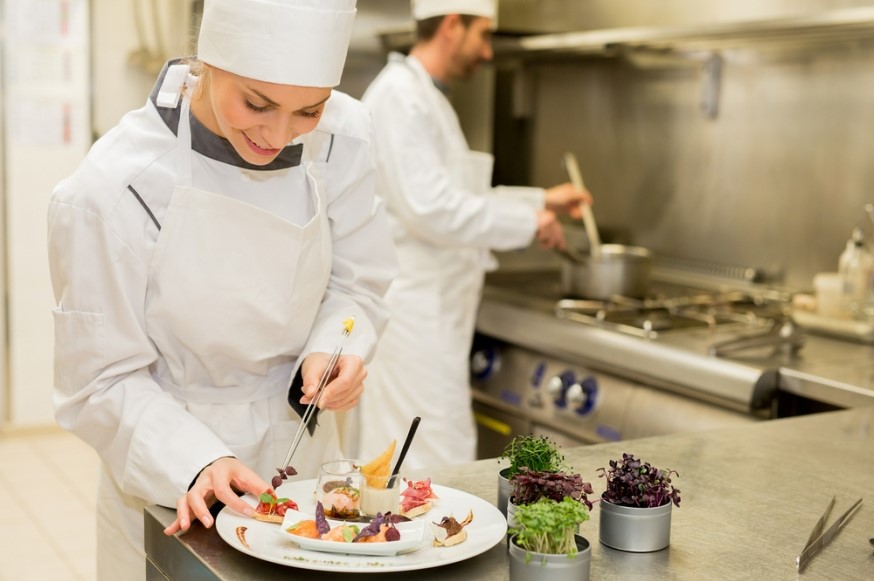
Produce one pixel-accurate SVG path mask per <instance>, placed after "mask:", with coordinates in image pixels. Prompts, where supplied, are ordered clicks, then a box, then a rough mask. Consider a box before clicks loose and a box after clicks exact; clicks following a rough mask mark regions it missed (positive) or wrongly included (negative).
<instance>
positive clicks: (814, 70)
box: [497, 42, 874, 288]
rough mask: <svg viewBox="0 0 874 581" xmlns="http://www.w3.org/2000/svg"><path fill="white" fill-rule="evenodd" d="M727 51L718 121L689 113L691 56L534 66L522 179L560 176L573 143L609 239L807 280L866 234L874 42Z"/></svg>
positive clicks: (697, 77)
mask: <svg viewBox="0 0 874 581" xmlns="http://www.w3.org/2000/svg"><path fill="white" fill-rule="evenodd" d="M723 57H724V59H725V63H724V66H723V77H722V83H721V87H722V88H721V94H720V105H719V113H718V115H717V117H716V118H715V119H711V118H707V117H706V116H705V115H703V114H702V113H701V112H700V110H699V106H698V99H699V92H700V86H701V83H702V75H701V73H700V70H699V66H695V65H694V64H689V63H686V64H684V63H676V62H674V59H670V61H671V62H666V63H661V62H660V61H661V60H663V59H662V58H661V57H655V58H648V59H646V60H647V61H648V62H645V63H640V62H635V60H634V59H625V58H623V59H614V60H587V61H581V62H567V63H553V64H542V65H537V66H535V67H533V71H532V73H533V75H534V77H535V82H534V83H533V84H534V87H535V89H534V91H535V97H534V112H533V115H532V118H531V122H530V123H531V129H530V140H531V144H530V146H529V147H528V148H527V149H528V150H529V151H530V172H531V173H530V181H531V182H532V183H534V184H541V185H546V184H552V183H555V182H558V181H561V180H564V179H566V178H565V174H564V172H563V170H562V168H561V166H560V164H559V160H560V158H561V154H562V152H563V151H565V150H570V151H574V152H575V153H576V154H577V156H578V157H579V160H580V166H581V169H582V172H583V175H584V177H585V180H586V183H587V186H588V187H589V189H590V190H591V191H592V193H593V196H594V197H595V200H596V205H595V208H594V213H595V216H596V218H597V220H598V223H599V225H601V226H602V227H603V228H604V229H605V231H606V232H607V233H608V234H609V232H610V231H613V233H614V234H615V235H616V236H617V237H618V238H620V240H619V241H621V242H626V243H633V244H638V245H641V246H646V247H649V248H651V249H652V250H654V251H655V252H656V253H659V254H668V255H673V256H680V257H689V258H697V259H702V260H710V261H715V262H721V263H727V264H740V265H745V266H754V267H762V268H764V269H765V270H766V272H768V273H769V275H770V277H771V278H772V279H773V280H774V282H778V283H781V284H784V285H787V286H793V287H799V288H809V287H810V286H811V279H812V277H813V275H814V274H815V273H816V272H818V271H823V270H835V269H836V268H837V260H838V255H839V254H840V252H841V250H842V249H843V246H844V243H845V241H846V239H847V238H848V237H849V234H850V231H851V229H852V228H853V226H856V225H859V224H861V225H864V226H866V229H867V230H866V231H867V232H868V234H869V237H870V236H871V234H872V232H874V230H872V228H871V227H870V223H869V222H868V220H867V218H866V217H865V215H864V212H863V206H864V204H865V203H866V202H872V201H874V130H872V128H874V43H871V42H864V43H861V42H859V43H853V44H852V45H851V46H844V47H832V48H831V49H830V50H824V49H822V48H821V49H820V50H819V51H818V52H817V54H809V53H792V54H789V55H777V56H775V55H768V54H764V52H763V51H761V50H737V51H733V52H724V53H723ZM665 60H668V59H665ZM497 123H500V121H498V122H497Z"/></svg>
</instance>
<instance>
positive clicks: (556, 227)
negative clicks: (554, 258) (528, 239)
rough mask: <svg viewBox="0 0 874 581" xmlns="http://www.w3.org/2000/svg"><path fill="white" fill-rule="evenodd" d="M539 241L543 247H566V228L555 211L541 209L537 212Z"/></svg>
mask: <svg viewBox="0 0 874 581" xmlns="http://www.w3.org/2000/svg"><path fill="white" fill-rule="evenodd" d="M536 236H537V241H538V242H539V243H540V246H541V247H542V248H561V249H564V247H565V242H564V230H563V229H562V227H561V224H560V223H559V221H558V220H557V219H556V217H555V212H552V211H550V210H540V211H538V212H537V234H536Z"/></svg>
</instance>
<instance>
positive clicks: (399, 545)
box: [275, 510, 433, 556]
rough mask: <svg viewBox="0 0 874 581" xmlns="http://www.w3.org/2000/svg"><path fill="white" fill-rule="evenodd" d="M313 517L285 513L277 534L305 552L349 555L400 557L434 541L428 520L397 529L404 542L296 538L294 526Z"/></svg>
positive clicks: (400, 525)
mask: <svg viewBox="0 0 874 581" xmlns="http://www.w3.org/2000/svg"><path fill="white" fill-rule="evenodd" d="M311 518H312V515H310V514H306V513H303V512H300V511H297V510H289V511H287V512H286V513H285V520H284V521H283V523H282V526H280V527H275V530H276V533H277V534H278V535H279V536H280V538H282V539H283V542H286V543H293V544H295V545H297V546H299V547H300V548H301V549H307V550H310V551H319V552H324V553H342V554H349V555H383V556H388V555H397V554H398V553H402V552H407V551H414V550H416V549H422V548H425V547H426V546H428V544H430V542H431V540H432V539H433V537H430V538H429V537H428V536H427V535H426V532H427V530H428V527H427V526H426V522H425V521H424V520H415V521H410V522H401V523H397V524H396V525H395V526H396V527H397V529H398V531H400V533H401V538H400V540H397V541H392V542H381V543H351V542H350V543H344V542H339V541H326V540H322V539H314V538H310V537H303V536H300V535H293V534H291V533H289V532H288V528H289V527H290V526H292V525H294V524H295V523H298V522H300V521H303V520H308V519H311ZM328 524H329V525H330V526H331V527H335V526H342V525H346V524H348V523H345V522H343V521H335V520H332V519H328ZM365 525H366V523H360V524H359V525H358V526H359V527H364V526H365Z"/></svg>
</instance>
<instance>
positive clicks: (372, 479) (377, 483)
mask: <svg viewBox="0 0 874 581" xmlns="http://www.w3.org/2000/svg"><path fill="white" fill-rule="evenodd" d="M397 445H398V441H397V440H392V441H391V444H389V445H388V448H386V449H385V450H383V451H382V453H380V455H379V456H377V457H376V458H374V459H373V460H371V461H370V462H368V463H367V464H365V465H364V466H362V467H361V475H362V476H364V479H365V480H366V481H367V486H370V487H372V488H385V487H386V485H387V484H388V477H389V474H390V473H391V469H390V468H389V465H390V464H391V458H392V456H393V455H394V453H395V447H396V446H397Z"/></svg>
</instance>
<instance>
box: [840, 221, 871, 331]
mask: <svg viewBox="0 0 874 581" xmlns="http://www.w3.org/2000/svg"><path fill="white" fill-rule="evenodd" d="M872 268H874V256H872V254H871V252H870V251H869V250H868V248H867V246H866V245H865V237H864V235H863V234H862V229H861V228H854V229H853V235H852V236H851V237H850V239H849V240H848V241H847V246H846V248H845V249H844V251H843V253H841V257H840V260H839V261H838V273H839V275H840V279H841V301H842V302H843V305H844V307H845V308H844V310H845V311H847V312H849V315H850V316H851V317H852V318H855V319H860V318H863V317H864V314H865V312H866V311H867V310H868V309H867V306H868V302H869V299H870V298H871V297H870V295H871V291H872V290H874V289H872V286H871V276H872Z"/></svg>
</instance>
